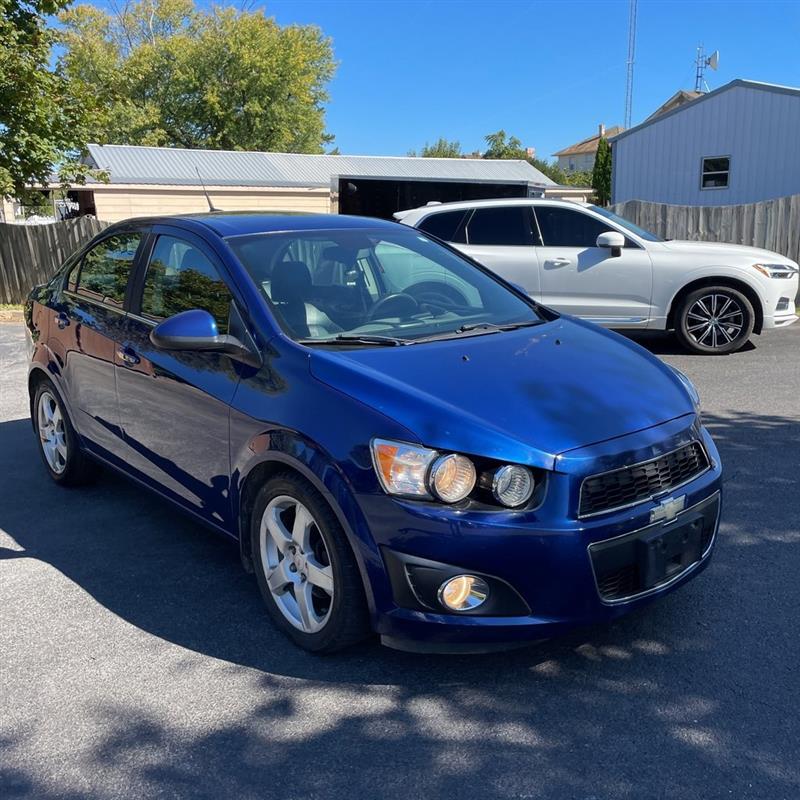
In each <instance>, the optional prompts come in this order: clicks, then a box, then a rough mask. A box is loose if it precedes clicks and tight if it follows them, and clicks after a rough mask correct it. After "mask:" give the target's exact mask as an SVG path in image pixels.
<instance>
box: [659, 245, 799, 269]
mask: <svg viewBox="0 0 800 800" xmlns="http://www.w3.org/2000/svg"><path fill="white" fill-rule="evenodd" d="M661 245H662V246H663V247H664V249H665V250H668V251H671V252H675V253H681V254H690V253H696V254H697V255H699V256H702V257H704V258H706V257H713V258H715V259H719V258H726V259H738V260H741V261H746V262H747V263H748V264H757V263H759V262H764V263H768V264H787V263H788V264H794V262H793V261H792V260H791V259H790V258H787V257H786V256H782V255H781V254H780V253H774V252H773V251H771V250H762V249H761V248H759V247H747V246H745V245H743V244H726V243H724V242H690V241H682V240H671V241H668V242H662V243H661Z"/></svg>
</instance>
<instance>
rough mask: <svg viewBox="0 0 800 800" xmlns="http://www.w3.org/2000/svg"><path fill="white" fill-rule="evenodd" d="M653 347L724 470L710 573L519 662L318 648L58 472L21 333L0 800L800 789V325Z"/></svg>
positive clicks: (111, 481) (188, 545)
mask: <svg viewBox="0 0 800 800" xmlns="http://www.w3.org/2000/svg"><path fill="white" fill-rule="evenodd" d="M648 346H649V347H650V348H651V349H652V350H653V351H654V352H657V353H659V354H660V355H661V356H662V357H663V358H665V360H667V361H668V362H670V363H672V364H675V365H676V366H678V367H680V368H681V369H683V370H684V371H685V372H686V373H687V374H688V375H689V376H690V377H691V378H692V379H694V380H695V381H696V382H697V385H698V387H699V389H700V392H701V395H702V397H703V401H704V407H705V410H706V416H707V420H708V423H709V425H710V427H711V428H712V430H713V432H714V435H715V437H716V439H717V442H718V444H719V446H720V450H721V452H722V455H723V458H724V462H725V468H726V489H727V496H726V508H725V510H724V514H723V524H722V528H721V534H720V538H719V542H718V548H717V552H716V556H715V559H714V562H713V563H712V565H711V567H710V568H709V569H708V570H706V572H705V573H704V574H703V575H702V576H701V577H699V578H698V579H697V580H696V581H693V582H692V583H690V584H688V585H687V586H686V587H684V588H683V589H682V590H681V591H680V592H677V593H675V594H673V595H672V596H670V597H669V598H667V599H665V600H664V601H662V602H660V603H659V604H657V605H654V606H651V607H650V608H649V609H648V610H647V611H645V612H641V613H638V614H635V615H633V616H631V617H628V618H626V619H624V620H622V621H620V622H618V623H616V624H614V625H613V626H611V627H607V628H593V629H588V630H581V631H578V632H576V633H575V634H574V635H571V636H570V637H568V638H565V639H561V640H558V641H552V642H549V643H545V644H541V645H538V646H535V647H531V648H528V649H526V650H523V651H517V652H513V653H507V654H502V655H492V656H481V657H466V656H462V657H433V656H416V655H409V654H402V653H396V652H393V651H390V650H385V649H383V648H381V647H379V646H378V645H377V644H372V643H371V644H366V645H363V646H361V647H359V648H358V649H356V650H353V651H350V652H348V653H345V654H343V655H339V656H334V657H328V658H320V657H314V656H311V655H306V654H304V653H302V652H300V651H298V650H296V649H295V648H294V647H292V646H291V645H290V644H289V643H288V642H287V641H286V640H285V639H284V638H283V637H282V636H281V635H279V634H277V633H276V632H275V631H274V630H273V629H272V627H271V626H270V625H269V623H268V622H267V620H266V617H265V614H264V612H263V611H262V607H261V601H260V599H259V597H258V593H257V589H256V586H255V582H254V580H253V579H252V578H251V577H250V576H247V575H245V574H244V573H242V572H241V570H240V568H239V563H238V556H237V553H236V550H235V548H233V547H231V546H230V545H229V544H228V543H227V542H225V541H223V540H221V539H220V538H218V537H217V536H215V535H214V534H212V533H209V532H207V531H206V530H204V529H203V528H200V527H198V526H197V525H195V524H194V523H192V522H191V521H189V520H188V519H186V518H184V517H183V516H182V515H181V514H179V513H178V512H176V511H173V510H172V509H171V508H170V507H168V506H167V505H165V504H164V503H163V502H161V501H159V500H157V499H155V498H153V497H150V496H149V495H145V494H143V493H142V492H141V491H140V490H137V489H136V488H134V487H133V486H132V485H130V484H128V483H127V482H126V481H124V480H123V479H121V478H118V477H116V476H113V475H110V474H106V475H103V476H102V477H101V479H100V480H99V482H98V483H97V484H96V485H95V486H93V487H92V488H89V489H85V490H78V491H69V490H63V489H60V488H58V487H56V486H54V485H52V484H51V483H50V481H49V480H48V479H47V477H46V475H45V472H44V469H43V467H42V466H41V464H40V463H39V459H38V455H37V453H36V450H35V442H34V438H33V435H32V433H31V428H30V421H29V419H28V418H27V417H28V410H27V401H26V398H25V394H24V379H25V374H26V365H25V357H24V352H23V346H22V331H21V328H20V327H19V326H12V325H0V476H2V481H0V796H1V797H3V798H6V799H7V800H10V798H18V797H26V798H36V799H37V800H50V799H51V798H53V799H54V798H76V799H77V798H87V800H94V799H96V798H155V797H158V798H183V797H185V798H208V799H209V800H211V799H212V798H213V800H219V799H220V798H280V799H281V800H295V799H297V800H300V799H301V798H340V797H341V798H344V797H347V798H361V797H363V798H404V799H405V798H440V797H441V798H459V799H461V798H481V799H482V800H492V798H576V799H579V800H589V798H594V799H595V800H600V799H601V798H602V800H606V798H626V799H627V798H630V800H646V799H648V798H692V800H697V798H737V800H742V799H743V798H759V800H763V798H787V800H789V799H791V800H794V798H797V797H798V796H800V690H798V669H800V667H799V666H798V665H800V636H799V635H798V616H799V615H800V579H799V578H798V576H799V575H800V507H799V506H798V499H799V498H800V491H799V489H800V480H799V479H798V471H799V470H798V467H800V325H797V326H795V327H794V328H792V329H789V330H787V331H778V332H771V333H769V334H767V335H764V336H762V337H760V338H756V340H755V347H753V348H751V349H749V350H747V351H745V352H742V353H739V354H736V355H734V356H729V357H722V358H710V357H692V356H686V355H679V354H676V353H677V349H676V348H674V345H673V344H672V342H671V340H669V339H662V338H658V339H654V340H652V341H649V340H648Z"/></svg>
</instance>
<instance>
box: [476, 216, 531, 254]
mask: <svg viewBox="0 0 800 800" xmlns="http://www.w3.org/2000/svg"><path fill="white" fill-rule="evenodd" d="M467 242H468V243H469V244H497V245H506V246H521V247H525V246H528V247H530V246H531V245H533V244H534V243H535V241H534V235H533V218H532V217H531V211H530V207H529V206H507V207H505V208H502V207H501V208H478V209H476V210H475V211H474V212H473V214H472V217H471V218H470V220H469V222H468V223H467Z"/></svg>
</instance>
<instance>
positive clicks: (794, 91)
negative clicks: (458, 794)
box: [610, 78, 800, 144]
mask: <svg viewBox="0 0 800 800" xmlns="http://www.w3.org/2000/svg"><path fill="white" fill-rule="evenodd" d="M738 86H741V87H743V88H745V89H761V90H762V91H765V92H775V93H776V94H791V95H796V96H800V89H798V88H796V87H794V86H780V85H779V84H777V83H762V82H761V81H748V80H744V79H743V78H737V79H736V80H735V81H731V82H730V83H726V84H725V85H724V86H720V87H719V89H714V91H712V92H706V93H705V94H701V95H700V96H699V97H697V98H696V99H694V100H691V101H690V102H688V103H683V104H682V105H679V106H677V107H676V108H673V109H671V110H670V111H665V112H663V113H660V114H658V115H657V116H655V115H652V116H649V117H648V118H647V119H646V120H645V121H644V122H641V123H639V124H638V125H636V126H635V127H633V128H628V130H626V131H623V132H622V133H620V134H618V135H617V136H614V137H613V138H612V139H611V140H610V141H611V143H612V144H613V143H615V142H618V141H620V139H624V138H625V137H626V136H630V135H631V134H632V133H636V132H637V131H640V130H642V128H647V127H648V126H650V125H657V124H658V123H659V122H663V121H664V120H665V119H667V118H669V117H671V116H674V115H675V114H681V113H682V112H684V111H686V110H687V109H689V108H697V106H698V105H699V104H700V103H705V102H706V100H711V99H712V98H714V97H717V96H718V95H721V94H722V93H723V92H727V91H729V90H730V89H735V88H736V87H738ZM670 99H672V98H670Z"/></svg>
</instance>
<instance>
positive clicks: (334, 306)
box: [227, 229, 544, 345]
mask: <svg viewBox="0 0 800 800" xmlns="http://www.w3.org/2000/svg"><path fill="white" fill-rule="evenodd" d="M227 242H228V244H229V245H230V247H231V249H232V250H233V251H234V253H235V254H236V256H237V257H238V259H239V260H240V261H241V263H242V265H243V266H244V268H245V269H246V270H247V272H248V273H249V274H250V277H251V278H252V279H253V281H254V282H255V284H256V286H258V287H260V288H261V291H262V292H263V293H264V297H265V298H266V299H267V301H268V302H269V304H270V307H271V308H272V310H273V311H274V313H275V316H276V317H277V319H278V321H279V323H280V324H281V326H282V327H283V329H284V330H285V331H286V332H287V333H288V334H289V335H290V336H291V337H292V338H294V339H296V340H298V341H302V342H304V343H307V344H316V343H322V342H333V343H336V344H346V343H347V342H348V341H349V342H353V343H362V344H363V343H366V344H375V345H378V344H409V343H412V342H415V341H420V340H422V339H427V338H431V337H432V338H449V337H450V336H453V337H455V336H462V335H467V334H471V335H475V334H479V333H484V332H485V333H490V332H495V331H497V330H506V329H509V328H512V327H521V326H525V325H532V324H537V323H538V322H541V321H543V319H544V317H543V316H542V315H541V314H539V313H538V312H537V310H536V307H535V305H534V304H533V303H532V302H531V303H528V302H526V301H525V300H523V299H522V298H520V297H519V296H517V295H516V294H514V293H513V292H511V291H509V290H508V289H506V288H505V287H504V286H503V285H502V284H500V283H498V282H497V281H496V280H494V279H493V278H491V277H490V276H489V275H487V274H486V273H484V272H483V271H481V270H480V269H478V268H477V267H475V266H473V265H472V264H470V263H469V262H468V261H466V260H464V259H463V258H461V257H460V256H458V255H457V254H455V253H453V252H451V251H450V250H447V249H446V248H445V247H442V245H440V244H438V243H436V242H433V241H431V240H430V239H428V238H427V237H426V236H424V235H422V234H421V233H420V232H419V231H415V230H413V229H409V230H408V231H405V230H397V231H395V230H382V229H374V230H370V229H364V230H317V231H295V232H290V233H260V234H252V235H244V236H234V237H230V238H228V239H227Z"/></svg>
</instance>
